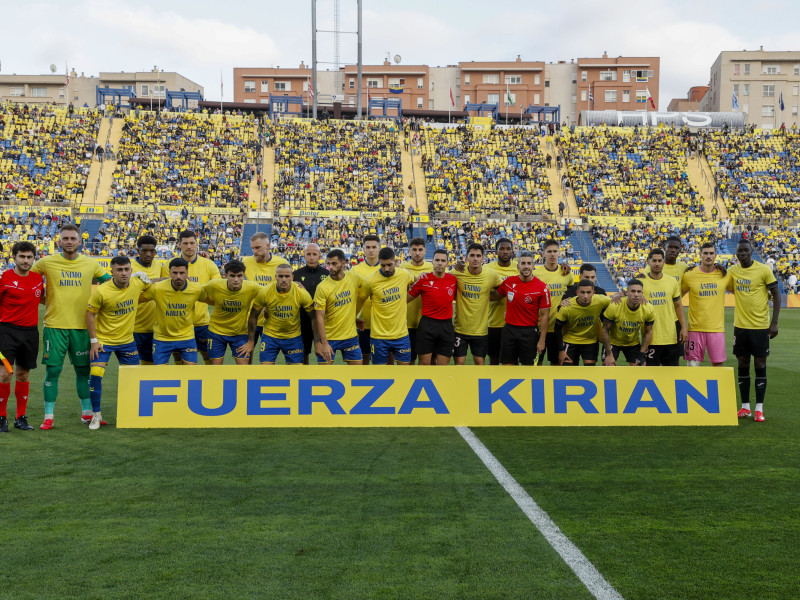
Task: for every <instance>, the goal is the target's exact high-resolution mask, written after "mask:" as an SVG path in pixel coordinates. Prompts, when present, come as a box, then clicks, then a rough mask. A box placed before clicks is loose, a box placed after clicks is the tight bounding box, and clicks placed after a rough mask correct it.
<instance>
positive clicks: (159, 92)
mask: <svg viewBox="0 0 800 600" xmlns="http://www.w3.org/2000/svg"><path fill="white" fill-rule="evenodd" d="M153 95H154V96H166V95H167V86H166V85H164V84H163V83H162V84H159V85H154V86H153Z"/></svg>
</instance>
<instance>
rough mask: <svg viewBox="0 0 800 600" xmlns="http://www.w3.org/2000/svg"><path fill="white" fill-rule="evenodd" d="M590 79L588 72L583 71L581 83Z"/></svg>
mask: <svg viewBox="0 0 800 600" xmlns="http://www.w3.org/2000/svg"><path fill="white" fill-rule="evenodd" d="M588 77H589V75H588V73H587V72H586V71H581V81H586V80H587V78H588Z"/></svg>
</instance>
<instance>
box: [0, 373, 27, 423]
mask: <svg viewBox="0 0 800 600" xmlns="http://www.w3.org/2000/svg"><path fill="white" fill-rule="evenodd" d="M30 389H31V384H30V382H29V381H18V382H17V383H16V384H15V385H14V395H15V396H16V397H17V418H18V419H19V418H20V417H24V416H25V411H27V410H28V392H30ZM4 408H5V407H4ZM3 414H5V411H4V412H3Z"/></svg>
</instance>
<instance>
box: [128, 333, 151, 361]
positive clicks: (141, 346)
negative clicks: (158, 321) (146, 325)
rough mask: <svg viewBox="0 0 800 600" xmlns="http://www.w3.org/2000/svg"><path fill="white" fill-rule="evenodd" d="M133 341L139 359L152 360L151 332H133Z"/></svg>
mask: <svg viewBox="0 0 800 600" xmlns="http://www.w3.org/2000/svg"><path fill="white" fill-rule="evenodd" d="M133 343H134V344H136V348H137V349H138V350H139V359H140V360H143V361H144V362H149V363H151V362H153V332H152V331H148V332H147V333H134V334H133Z"/></svg>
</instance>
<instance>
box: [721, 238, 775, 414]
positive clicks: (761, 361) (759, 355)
mask: <svg viewBox="0 0 800 600" xmlns="http://www.w3.org/2000/svg"><path fill="white" fill-rule="evenodd" d="M736 258H738V259H739V264H738V265H735V266H733V267H731V268H730V271H729V273H730V276H731V282H730V284H729V287H730V288H732V289H733V293H734V295H735V297H736V309H735V312H734V320H733V354H734V355H735V356H736V360H737V361H738V363H739V364H738V376H739V377H738V379H739V394H740V395H741V397H742V408H741V409H740V410H739V418H740V419H742V418H744V417H749V416H750V414H751V411H750V357H751V356H752V357H753V366H754V367H755V371H756V410H755V416H754V420H756V421H758V422H763V421H764V396H765V395H766V392H767V356H769V341H770V340H771V339H772V338H774V337H777V335H778V315H779V314H780V312H781V292H780V289H778V282H777V281H776V280H775V276H774V275H773V274H772V269H770V268H769V267H768V266H766V265H764V264H762V263H759V262H756V261H754V260H753V248H752V246H751V245H750V241H749V240H746V239H741V240H739V243H738V244H736ZM770 296H772V320H771V321H770V320H769V297H770Z"/></svg>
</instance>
